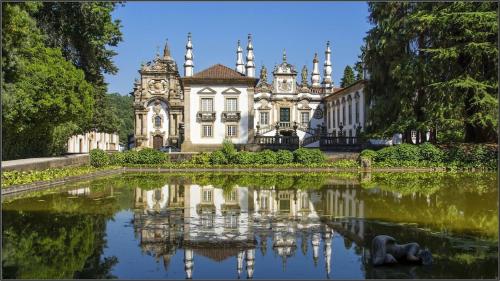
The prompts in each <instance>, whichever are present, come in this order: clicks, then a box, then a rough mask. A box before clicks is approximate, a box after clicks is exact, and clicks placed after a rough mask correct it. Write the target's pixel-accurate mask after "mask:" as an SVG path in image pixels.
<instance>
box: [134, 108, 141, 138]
mask: <svg viewBox="0 0 500 281" xmlns="http://www.w3.org/2000/svg"><path fill="white" fill-rule="evenodd" d="M139 121H140V120H139V114H137V113H136V114H135V124H134V125H135V136H136V137H137V136H138V135H140V134H141V128H140V125H139Z"/></svg>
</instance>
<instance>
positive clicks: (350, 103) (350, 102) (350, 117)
mask: <svg viewBox="0 0 500 281" xmlns="http://www.w3.org/2000/svg"><path fill="white" fill-rule="evenodd" d="M348 103H349V104H348V105H347V106H348V107H349V112H348V115H347V116H348V117H349V125H351V124H352V100H351V99H349V101H348Z"/></svg>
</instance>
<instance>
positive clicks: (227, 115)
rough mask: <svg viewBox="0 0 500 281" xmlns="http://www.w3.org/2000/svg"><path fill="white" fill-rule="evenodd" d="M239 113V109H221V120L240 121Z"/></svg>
mask: <svg viewBox="0 0 500 281" xmlns="http://www.w3.org/2000/svg"><path fill="white" fill-rule="evenodd" d="M240 119H241V113H240V112H239V111H223V112H222V122H227V121H240Z"/></svg>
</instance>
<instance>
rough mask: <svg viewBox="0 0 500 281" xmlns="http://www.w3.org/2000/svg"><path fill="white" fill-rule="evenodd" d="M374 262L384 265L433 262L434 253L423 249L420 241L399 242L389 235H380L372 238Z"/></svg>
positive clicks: (426, 263)
mask: <svg viewBox="0 0 500 281" xmlns="http://www.w3.org/2000/svg"><path fill="white" fill-rule="evenodd" d="M371 255H372V264H373V265H384V264H395V263H404V262H406V263H419V264H423V265H429V264H431V263H432V254H431V252H430V251H429V250H427V249H422V248H421V247H420V245H419V244H418V243H408V244H397V243H396V239H394V238H393V237H391V236H388V235H378V236H375V238H373V240H372V249H371Z"/></svg>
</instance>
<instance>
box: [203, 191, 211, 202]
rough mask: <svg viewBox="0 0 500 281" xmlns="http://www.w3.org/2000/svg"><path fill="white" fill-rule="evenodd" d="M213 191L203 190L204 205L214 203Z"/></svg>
mask: <svg viewBox="0 0 500 281" xmlns="http://www.w3.org/2000/svg"><path fill="white" fill-rule="evenodd" d="M212 193H213V191H212V190H211V189H204V190H203V203H212V197H213V196H212V195H213V194H212Z"/></svg>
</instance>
